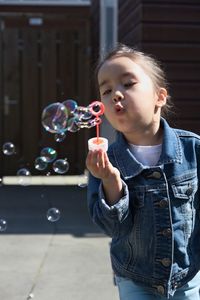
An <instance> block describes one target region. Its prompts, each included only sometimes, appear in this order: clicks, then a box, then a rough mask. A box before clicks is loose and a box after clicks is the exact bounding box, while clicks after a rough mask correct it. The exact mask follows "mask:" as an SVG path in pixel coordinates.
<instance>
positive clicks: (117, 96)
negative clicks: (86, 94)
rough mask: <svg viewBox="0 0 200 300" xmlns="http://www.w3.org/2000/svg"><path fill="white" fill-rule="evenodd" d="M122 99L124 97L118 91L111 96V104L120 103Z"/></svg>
mask: <svg viewBox="0 0 200 300" xmlns="http://www.w3.org/2000/svg"><path fill="white" fill-rule="evenodd" d="M123 99H124V96H123V94H122V93H121V92H120V91H116V92H115V93H114V95H113V99H112V100H113V102H114V103H117V102H120V101H122V100H123Z"/></svg>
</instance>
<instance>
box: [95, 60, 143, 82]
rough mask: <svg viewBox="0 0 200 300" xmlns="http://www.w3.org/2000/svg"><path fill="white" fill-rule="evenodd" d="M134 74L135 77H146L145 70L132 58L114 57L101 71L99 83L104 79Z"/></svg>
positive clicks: (104, 64)
mask: <svg viewBox="0 0 200 300" xmlns="http://www.w3.org/2000/svg"><path fill="white" fill-rule="evenodd" d="M126 73H127V74H130V75H131V74H132V75H133V76H134V77H140V76H145V75H146V74H145V72H144V70H143V68H142V67H141V66H140V65H139V64H138V63H137V62H135V61H133V60H132V59H131V58H129V57H126V56H120V57H113V58H110V59H108V60H106V61H105V62H104V63H103V64H102V66H101V67H100V69H99V72H98V81H101V80H102V79H104V77H108V78H109V77H110V76H120V75H121V74H126Z"/></svg>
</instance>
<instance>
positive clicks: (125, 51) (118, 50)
mask: <svg viewBox="0 0 200 300" xmlns="http://www.w3.org/2000/svg"><path fill="white" fill-rule="evenodd" d="M124 56H125V57H129V58H130V59H132V60H133V61H134V62H136V63H137V64H138V65H140V67H142V69H143V70H144V71H145V72H146V74H147V75H148V76H149V77H150V78H151V79H152V82H153V84H154V87H155V89H158V88H161V87H162V88H166V89H167V90H168V82H167V79H166V75H165V72H164V70H163V68H162V67H161V63H160V62H159V61H158V60H157V59H155V58H154V57H153V56H152V55H149V54H146V53H144V52H141V51H138V50H137V49H135V48H131V47H129V46H126V45H124V44H118V45H117V46H116V47H115V48H114V49H112V50H111V51H110V52H108V53H107V54H106V55H105V56H104V57H103V58H102V59H101V61H100V62H99V63H98V64H97V66H96V72H95V74H96V80H97V76H98V72H99V70H100V68H101V67H102V65H103V64H104V62H105V61H107V60H109V59H111V58H113V57H124ZM172 108H173V103H172V102H171V97H170V95H167V101H166V104H165V106H163V107H162V109H161V116H162V117H164V118H167V117H168V116H169V114H171V113H172Z"/></svg>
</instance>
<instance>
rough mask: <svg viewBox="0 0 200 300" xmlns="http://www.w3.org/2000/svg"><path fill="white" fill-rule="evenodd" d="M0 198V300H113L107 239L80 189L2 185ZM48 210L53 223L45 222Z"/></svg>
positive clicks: (115, 298) (84, 191)
mask: <svg viewBox="0 0 200 300" xmlns="http://www.w3.org/2000/svg"><path fill="white" fill-rule="evenodd" d="M0 199H1V200H0V219H5V220H6V222H7V229H6V230H5V231H4V232H0V243H1V246H0V270H1V272H0V299H2V300H26V299H34V300H55V299H58V300H85V299H87V300H94V299H95V300H100V299H101V300H117V299H118V291H117V288H116V287H115V286H114V284H113V276H112V270H111V266H110V258H109V241H110V239H109V238H108V237H106V236H105V235H103V234H102V233H101V232H100V231H99V229H98V228H97V227H96V226H95V225H94V224H93V223H92V222H91V220H90V217H89V215H88V212H87V206H86V189H85V188H84V189H83V188H80V187H78V186H26V187H23V186H2V187H1V188H0ZM50 207H56V208H58V209H59V210H60V213H61V216H60V219H59V220H58V221H57V222H49V221H48V220H47V217H46V213H47V210H48V209H49V208H50Z"/></svg>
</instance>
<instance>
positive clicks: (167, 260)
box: [161, 257, 171, 267]
mask: <svg viewBox="0 0 200 300" xmlns="http://www.w3.org/2000/svg"><path fill="white" fill-rule="evenodd" d="M161 263H162V265H163V266H164V267H169V266H170V265H171V259H170V258H167V257H165V258H163V259H161Z"/></svg>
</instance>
